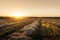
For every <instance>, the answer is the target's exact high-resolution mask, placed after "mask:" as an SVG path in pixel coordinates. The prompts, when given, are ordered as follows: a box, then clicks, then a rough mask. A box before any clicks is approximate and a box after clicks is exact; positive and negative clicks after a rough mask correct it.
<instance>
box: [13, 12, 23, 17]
mask: <svg viewBox="0 0 60 40" xmlns="http://www.w3.org/2000/svg"><path fill="white" fill-rule="evenodd" d="M12 16H13V17H16V18H20V17H22V16H24V14H23V13H21V12H14V13H12Z"/></svg>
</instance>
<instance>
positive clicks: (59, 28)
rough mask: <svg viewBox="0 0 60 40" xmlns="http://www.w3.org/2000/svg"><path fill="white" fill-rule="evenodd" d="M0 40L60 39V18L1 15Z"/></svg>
mask: <svg viewBox="0 0 60 40" xmlns="http://www.w3.org/2000/svg"><path fill="white" fill-rule="evenodd" d="M0 40H60V18H59V17H23V18H19V19H17V18H16V19H15V18H10V17H0Z"/></svg>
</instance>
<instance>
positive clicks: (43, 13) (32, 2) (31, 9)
mask: <svg viewBox="0 0 60 40" xmlns="http://www.w3.org/2000/svg"><path fill="white" fill-rule="evenodd" d="M15 13H17V14H18V13H19V14H20V16H21V15H22V16H37V17H50V16H51V17H60V0H0V16H12V15H14V14H15Z"/></svg>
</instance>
